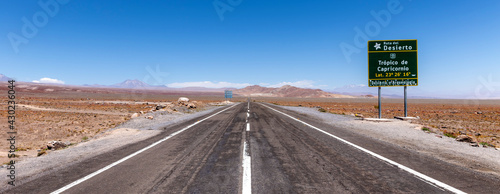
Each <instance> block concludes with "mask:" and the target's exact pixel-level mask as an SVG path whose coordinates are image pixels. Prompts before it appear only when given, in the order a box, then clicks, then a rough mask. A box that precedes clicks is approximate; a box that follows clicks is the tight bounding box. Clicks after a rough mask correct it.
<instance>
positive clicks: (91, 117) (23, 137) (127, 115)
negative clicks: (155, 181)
mask: <svg viewBox="0 0 500 194" xmlns="http://www.w3.org/2000/svg"><path fill="white" fill-rule="evenodd" d="M177 98H178V97H177ZM5 101H6V99H5V98H2V102H5ZM211 102H212V101H210V100H208V101H192V100H189V99H188V98H181V100H170V101H167V100H156V99H146V100H145V101H138V100H107V99H100V98H64V99H58V98H50V97H34V96H33V97H24V96H23V97H22V98H19V99H17V100H16V103H17V109H16V127H17V132H18V135H17V137H16V138H17V141H16V154H17V155H18V156H19V157H20V159H23V158H26V157H37V156H40V155H44V154H46V153H48V152H50V151H52V150H54V149H60V148H64V147H67V146H73V145H76V144H79V143H81V142H85V141H88V140H90V139H92V138H94V137H95V136H98V135H101V134H103V133H105V132H106V131H108V130H109V129H111V128H116V127H117V126H121V125H123V123H125V122H127V121H129V120H130V119H133V118H137V119H147V120H157V119H158V117H168V116H165V115H177V116H179V115H183V114H186V113H194V112H198V111H200V110H204V109H206V108H207V107H209V106H211V105H209V104H207V103H211ZM6 108H7V105H6V103H2V104H1V105H0V127H2V128H3V129H7V128H8V125H9V124H8V122H7V111H6ZM154 113H158V114H154ZM136 128H137V127H135V128H134V129H136ZM0 136H1V137H2V139H7V134H6V133H2V134H0ZM8 143H9V142H7V141H0V147H4V148H8V147H9V145H8ZM7 151H8V150H7V149H3V150H0V162H1V163H3V164H5V163H6V162H8V161H10V160H9V158H8V157H7V154H8V152H7Z"/></svg>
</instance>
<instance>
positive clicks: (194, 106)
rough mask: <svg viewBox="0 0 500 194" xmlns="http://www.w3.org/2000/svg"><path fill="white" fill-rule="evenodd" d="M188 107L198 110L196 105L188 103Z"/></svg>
mask: <svg viewBox="0 0 500 194" xmlns="http://www.w3.org/2000/svg"><path fill="white" fill-rule="evenodd" d="M186 106H187V107H188V108H196V105H195V104H194V103H188V104H187V105H186Z"/></svg>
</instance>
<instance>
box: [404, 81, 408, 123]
mask: <svg viewBox="0 0 500 194" xmlns="http://www.w3.org/2000/svg"><path fill="white" fill-rule="evenodd" d="M407 107H408V106H406V86H405V117H408V109H407Z"/></svg>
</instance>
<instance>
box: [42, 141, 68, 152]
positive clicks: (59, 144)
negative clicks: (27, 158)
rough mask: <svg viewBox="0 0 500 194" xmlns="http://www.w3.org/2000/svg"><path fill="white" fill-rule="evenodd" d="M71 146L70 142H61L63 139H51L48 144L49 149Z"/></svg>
mask: <svg viewBox="0 0 500 194" xmlns="http://www.w3.org/2000/svg"><path fill="white" fill-rule="evenodd" d="M67 146H69V143H64V142H61V141H49V143H48V144H47V149H49V150H52V149H53V150H58V149H61V148H65V147H67Z"/></svg>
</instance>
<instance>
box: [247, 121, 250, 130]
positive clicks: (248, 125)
mask: <svg viewBox="0 0 500 194" xmlns="http://www.w3.org/2000/svg"><path fill="white" fill-rule="evenodd" d="M247 131H250V123H247Z"/></svg>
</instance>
